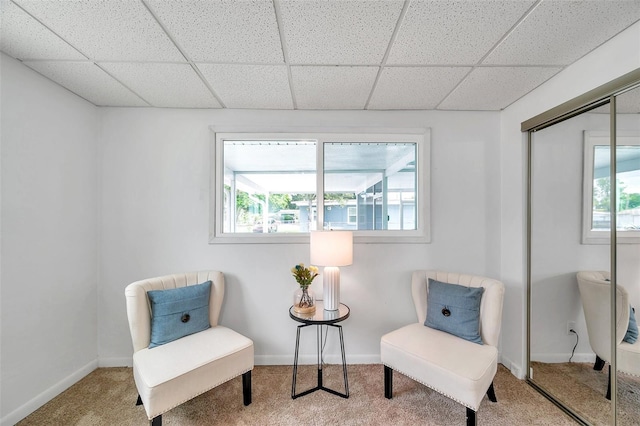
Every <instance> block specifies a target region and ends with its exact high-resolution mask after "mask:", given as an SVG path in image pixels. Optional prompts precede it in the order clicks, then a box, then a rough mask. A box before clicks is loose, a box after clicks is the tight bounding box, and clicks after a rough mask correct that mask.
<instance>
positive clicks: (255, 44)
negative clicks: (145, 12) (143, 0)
mask: <svg viewBox="0 0 640 426" xmlns="http://www.w3.org/2000/svg"><path fill="white" fill-rule="evenodd" d="M147 2H148V4H149V6H150V8H151V10H153V12H154V14H155V15H156V16H157V17H158V18H159V20H160V21H161V22H162V23H163V25H164V26H165V28H167V30H168V32H169V33H170V34H171V36H172V38H173V39H174V40H175V41H176V43H178V45H179V46H180V48H181V49H182V50H183V51H184V52H185V54H186V55H187V56H188V57H189V59H190V60H192V61H194V62H262V63H265V62H266V63H284V56H283V54H282V47H281V44H280V34H279V33H278V23H277V21H276V14H275V11H274V8H273V2H271V1H264V0H243V1H221V0H214V1H212V0H187V1H175V0H148V1H147Z"/></svg>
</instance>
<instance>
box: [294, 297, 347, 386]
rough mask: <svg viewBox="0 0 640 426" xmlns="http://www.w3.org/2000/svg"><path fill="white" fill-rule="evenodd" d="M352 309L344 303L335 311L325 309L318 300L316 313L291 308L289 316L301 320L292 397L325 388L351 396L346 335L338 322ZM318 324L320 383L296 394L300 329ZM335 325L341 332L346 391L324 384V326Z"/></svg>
mask: <svg viewBox="0 0 640 426" xmlns="http://www.w3.org/2000/svg"><path fill="white" fill-rule="evenodd" d="M350 313H351V309H349V307H348V306H347V305H345V304H344V303H341V304H340V306H339V307H338V309H337V310H335V311H325V310H324V306H323V304H322V301H317V302H316V311H315V312H314V313H308V314H301V313H298V312H295V311H294V310H293V306H291V307H290V308H289V316H290V317H291V318H292V319H293V320H294V321H298V322H301V323H302V325H299V326H298V331H297V334H296V352H295V357H294V358H293V381H292V384H291V398H292V399H296V398H299V397H301V396H304V395H307V394H310V393H311V392H315V391H317V390H323V391H325V392H329V393H331V394H334V395H337V396H340V397H342V398H349V382H348V380H347V361H346V358H345V354H344V337H343V335H342V326H341V325H339V324H337V323H339V322H341V321H344V320H346V319H347V318H349V314H350ZM312 325H315V326H316V339H317V341H316V344H317V347H316V350H317V354H318V385H317V386H316V387H315V388H311V389H309V390H306V391H304V392H301V393H299V394H296V378H297V376H298V350H299V348H300V329H302V328H304V327H309V326H312ZM323 325H326V326H329V327H335V328H337V329H338V331H339V333H340V351H341V352H342V374H343V376H344V393H341V392H338V391H335V390H333V389H329V388H327V387H325V386H323V384H322V326H323Z"/></svg>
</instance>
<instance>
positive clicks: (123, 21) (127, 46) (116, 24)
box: [15, 0, 185, 61]
mask: <svg viewBox="0 0 640 426" xmlns="http://www.w3.org/2000/svg"><path fill="white" fill-rule="evenodd" d="M15 1H16V3H18V4H20V6H22V7H23V8H24V9H25V10H27V11H28V12H29V13H31V14H32V15H33V16H35V17H36V18H38V19H39V20H40V21H41V22H43V23H44V24H45V25H47V26H48V27H49V28H50V29H51V30H53V31H54V32H55V33H56V34H58V35H59V36H60V37H62V38H64V39H65V40H67V42H69V43H70V44H72V45H73V46H74V47H76V48H77V49H78V50H80V51H81V52H82V53H83V54H85V55H87V56H88V57H89V58H90V59H93V60H98V61H128V60H135V61H184V60H185V59H184V57H183V56H182V54H180V52H179V51H178V49H177V48H176V47H175V45H174V44H173V43H172V42H171V40H170V39H169V37H167V35H166V34H165V32H164V31H163V30H162V28H161V27H160V25H158V23H157V22H156V20H155V19H154V18H153V16H151V14H150V13H149V11H148V10H147V9H146V7H144V5H143V4H142V2H140V1H129V0H109V1H101V0H83V1H35V0H15Z"/></svg>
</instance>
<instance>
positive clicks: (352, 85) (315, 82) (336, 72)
mask: <svg viewBox="0 0 640 426" xmlns="http://www.w3.org/2000/svg"><path fill="white" fill-rule="evenodd" d="M377 73H378V67H335V66H334V67H306V66H305V67H303V66H296V67H291V77H292V79H293V90H294V92H295V96H296V102H297V107H298V108H300V109H363V108H364V106H365V104H366V102H367V99H368V97H369V93H370V92H371V88H372V87H373V82H374V81H375V79H376V75H377Z"/></svg>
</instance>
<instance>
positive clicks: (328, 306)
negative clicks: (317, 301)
mask: <svg viewBox="0 0 640 426" xmlns="http://www.w3.org/2000/svg"><path fill="white" fill-rule="evenodd" d="M322 296H323V301H322V302H323V304H324V310H325V311H337V310H338V308H339V307H340V268H338V267H337V266H325V267H324V271H323V272H322Z"/></svg>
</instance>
